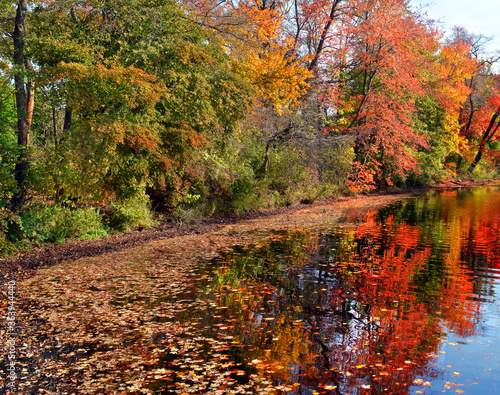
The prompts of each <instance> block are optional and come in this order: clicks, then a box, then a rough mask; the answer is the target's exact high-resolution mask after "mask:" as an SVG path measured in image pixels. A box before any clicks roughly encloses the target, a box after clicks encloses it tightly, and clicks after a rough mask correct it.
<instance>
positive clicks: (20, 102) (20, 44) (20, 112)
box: [11, 0, 33, 212]
mask: <svg viewBox="0 0 500 395" xmlns="http://www.w3.org/2000/svg"><path fill="white" fill-rule="evenodd" d="M27 10H28V7H27V1H26V0H20V1H18V3H17V11H16V19H15V24H14V33H13V34H12V38H13V41H14V56H13V63H14V87H15V90H16V108H17V144H18V146H19V148H20V153H19V157H18V160H17V163H16V167H15V169H14V178H15V180H16V182H17V190H16V192H15V193H14V195H13V196H12V200H11V208H12V211H14V212H18V211H19V209H20V208H21V205H22V203H23V201H24V198H25V196H26V185H25V181H26V177H27V174H28V167H29V157H28V142H29V126H30V122H31V117H30V111H31V112H32V110H33V104H32V97H33V95H32V90H31V87H30V88H29V89H28V93H27V92H26V84H25V78H26V75H25V74H26V63H25V58H24V46H25V36H24V32H25V23H24V20H25V16H26V12H27ZM28 99H29V100H28Z"/></svg>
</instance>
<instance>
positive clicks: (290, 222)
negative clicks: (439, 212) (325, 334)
mask: <svg viewBox="0 0 500 395" xmlns="http://www.w3.org/2000/svg"><path fill="white" fill-rule="evenodd" d="M486 185H500V180H485V181H462V182H447V183H440V184H437V185H435V186H432V187H425V188H412V189H404V190H391V191H376V192H372V193H369V194H361V195H354V196H340V197H335V198H330V199H324V200H321V201H315V202H313V203H312V204H298V205H295V206H291V207H277V208H271V209H266V210H261V211H258V212H251V213H245V214H241V215H230V216H226V217H214V218H199V219H196V220H191V221H186V222H180V221H177V222H176V221H172V222H164V223H161V224H159V225H158V226H156V227H153V228H150V229H142V230H134V231H128V232H125V233H122V234H118V235H113V236H110V237H107V238H101V239H94V240H88V241H78V240H71V241H68V242H65V243H64V244H60V245H59V244H58V245H50V246H45V247H42V248H37V249H35V250H32V251H29V252H26V251H21V252H20V253H19V254H18V255H17V256H15V257H8V258H0V273H1V274H0V276H2V278H0V282H3V281H8V280H9V279H10V278H12V277H16V278H19V277H26V276H29V275H30V273H32V271H33V270H36V269H37V268H40V267H43V266H49V265H53V264H56V263H58V262H64V261H69V260H75V259H79V258H85V257H92V256H96V255H102V254H106V253H111V252H116V251H121V250H126V249H130V248H134V247H137V246H141V245H144V244H146V243H149V242H153V241H158V240H163V239H170V238H174V237H181V236H189V235H204V234H207V233H211V232H224V231H223V230H224V229H225V228H228V229H229V228H231V227H232V228H241V229H246V231H251V230H252V229H261V230H269V229H282V228H283V227H301V226H313V223H315V222H318V221H319V222H321V221H322V220H327V222H330V223H331V222H335V221H336V220H338V218H340V217H341V216H342V215H344V214H345V213H346V212H349V211H351V212H353V211H359V212H360V213H363V212H366V211H368V210H370V209H376V208H378V207H381V206H383V205H385V204H388V203H390V202H392V201H395V200H399V199H402V198H405V197H408V196H412V195H415V194H420V193H423V192H425V191H427V190H432V189H453V188H470V187H476V186H486ZM280 215H284V216H285V217H284V218H285V219H279V217H278V216H280Z"/></svg>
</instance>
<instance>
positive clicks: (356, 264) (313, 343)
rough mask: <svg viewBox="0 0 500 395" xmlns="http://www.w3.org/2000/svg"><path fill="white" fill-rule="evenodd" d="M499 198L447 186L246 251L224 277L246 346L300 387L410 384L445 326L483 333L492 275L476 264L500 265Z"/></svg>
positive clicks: (330, 389)
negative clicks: (483, 305) (483, 300)
mask: <svg viewBox="0 0 500 395" xmlns="http://www.w3.org/2000/svg"><path fill="white" fill-rule="evenodd" d="M499 195H500V194H499ZM490 196H491V195H490ZM495 196H496V195H495ZM474 197H475V198H477V197H478V196H474ZM497 197H498V196H497ZM479 198H480V199H481V198H482V196H479ZM495 199H496V198H495V197H494V198H493V199H492V200H491V201H490V203H486V200H484V202H483V203H479V204H477V203H473V201H474V200H472V199H470V198H469V197H467V196H466V197H463V196H460V197H459V198H457V197H456V196H454V195H453V194H451V193H444V194H443V193H442V194H439V195H438V194H435V195H431V196H429V197H428V198H427V199H423V200H415V201H409V202H407V203H404V204H401V205H399V206H393V207H392V208H391V210H392V213H391V212H389V211H386V212H384V211H382V212H379V213H378V214H375V213H370V215H369V216H368V218H367V219H366V221H365V222H364V223H363V224H361V225H359V226H357V227H355V228H354V227H351V228H344V229H339V230H337V231H335V233H331V234H324V235H321V236H318V235H316V234H313V233H311V232H302V231H295V232H293V231H291V232H288V233H283V234H278V235H275V236H274V237H273V238H271V239H269V240H267V241H264V242H262V243H261V244H260V245H258V246H255V247H252V248H247V249H244V248H240V249H237V250H235V251H234V252H233V253H231V254H229V256H228V260H226V262H225V266H224V267H222V268H220V269H219V271H218V273H217V276H216V281H215V284H216V287H217V288H219V289H221V288H222V290H223V291H222V292H221V294H220V303H221V304H222V305H224V306H225V307H227V310H228V311H231V313H230V314H231V315H232V317H233V320H234V325H233V333H234V334H237V337H238V339H239V340H238V345H237V346H235V353H239V355H240V356H241V358H242V360H246V361H247V362H248V361H251V360H254V361H256V362H255V363H253V364H250V366H251V368H248V371H249V372H251V371H252V372H254V373H255V374H260V375H262V376H266V377H268V378H271V379H273V380H274V382H275V383H278V384H282V385H283V388H284V391H288V392H291V393H293V391H295V392H296V393H307V390H306V389H307V388H309V391H310V390H313V389H318V388H322V389H323V391H327V392H326V393H331V394H333V393H343V392H344V390H347V389H349V392H350V393H363V391H364V388H366V389H370V391H371V392H372V393H378V392H384V391H389V392H390V391H393V392H394V393H405V392H407V389H408V388H409V387H410V386H411V385H413V382H414V380H415V378H417V377H429V376H430V375H431V374H434V373H435V372H433V371H432V363H431V362H432V358H434V357H435V353H436V352H437V351H438V348H439V344H440V342H441V337H442V336H443V331H444V328H448V329H449V330H451V331H454V332H456V333H457V334H459V335H460V336H468V335H473V334H474V331H475V321H476V317H477V315H478V313H479V301H478V300H477V298H476V294H477V292H478V289H477V287H478V281H484V280H478V279H477V277H476V279H475V278H474V277H473V273H472V271H471V270H483V269H484V268H485V266H486V265H492V266H493V267H496V268H498V260H499V247H498V244H499V243H498V241H499V240H498V239H499V227H498V221H499V218H500V215H498V214H497V215H496V216H495V215H494V216H493V219H490V220H485V219H481V218H482V217H481V213H482V212H483V211H484V210H486V211H489V212H490V213H491V210H496V213H498V212H500V197H498V199H497V200H495ZM406 217H410V218H411V221H409V222H406V221H405V218H406ZM481 287H484V285H481ZM228 314H229V313H228ZM436 374H437V373H436ZM297 388H303V391H305V392H299V390H298V389H297ZM353 389H354V390H353ZM356 389H357V390H356Z"/></svg>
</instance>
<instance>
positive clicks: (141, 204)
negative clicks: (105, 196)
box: [106, 191, 154, 231]
mask: <svg viewBox="0 0 500 395" xmlns="http://www.w3.org/2000/svg"><path fill="white" fill-rule="evenodd" d="M110 207H111V209H110V211H109V213H108V214H107V218H106V223H107V225H108V226H109V227H110V228H111V229H114V230H117V231H125V230H128V229H132V228H138V227H145V228H149V227H151V226H152V225H153V223H154V221H153V216H152V213H151V203H150V200H149V197H148V196H147V195H146V193H145V192H143V191H141V192H138V193H137V194H135V195H134V196H132V197H130V198H128V199H126V200H123V201H121V202H120V203H111V204H110Z"/></svg>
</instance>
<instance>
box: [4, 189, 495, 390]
mask: <svg viewBox="0 0 500 395" xmlns="http://www.w3.org/2000/svg"><path fill="white" fill-rule="evenodd" d="M367 199H370V198H367ZM358 202H359V200H358ZM367 204H368V205H370V204H373V201H372V200H369V203H367ZM349 206H350V207H351V208H353V207H360V205H359V204H358V205H357V206H356V205H353V204H351V203H349ZM325 207H326V208H325V210H323V209H322V208H321V209H318V208H314V207H313V208H312V209H311V210H310V211H307V210H308V209H306V211H304V210H302V211H300V212H293V213H287V214H285V215H282V216H277V217H273V218H271V219H270V220H272V221H271V222H266V221H267V220H266V219H259V221H257V222H252V223H250V225H249V222H250V221H242V222H241V223H237V224H233V225H230V226H225V227H224V228H221V229H222V230H219V231H216V232H212V233H209V234H208V233H207V234H200V235H195V234H193V235H188V236H179V237H174V238H170V239H164V240H160V241H157V242H155V243H151V244H149V245H145V246H141V247H138V248H134V249H130V250H123V251H118V252H115V253H112V254H105V255H101V256H95V257H92V258H85V259H79V260H75V261H70V262H65V263H61V264H58V265H54V266H50V267H45V268H42V269H40V270H38V271H37V273H35V274H34V275H33V276H31V277H30V278H28V279H26V280H22V281H21V280H19V281H16V298H17V299H16V323H17V325H18V327H19V335H18V336H17V338H16V360H15V363H16V373H17V375H18V378H17V385H18V387H17V388H16V390H15V391H14V392H13V393H16V394H17V393H20V394H35V393H57V394H63V393H68V394H71V393H75V394H145V393H150V394H181V395H183V394H199V395H205V394H212V395H225V394H283V395H284V394H286V395H299V394H300V395H318V394H326V395H336V394H344V395H347V394H351V395H354V394H356V395H357V394H379V393H380V394H421V393H423V394H435V393H442V392H445V393H466V394H481V395H483V394H490V393H495V392H498V391H499V390H500V383H499V378H498V375H499V372H500V361H499V359H498V358H499V353H500V296H499V295H500V243H499V241H500V240H499V239H500V188H498V187H496V188H494V187H488V188H487V187H483V188H475V189H467V190H465V189H464V190H456V191H432V192H428V193H425V194H423V195H421V196H418V197H413V198H408V199H402V200H397V201H396V202H395V203H392V204H390V205H389V206H385V207H383V208H381V209H379V210H372V211H369V212H368V213H366V211H365V212H363V213H361V212H359V213H353V212H352V211H353V210H351V211H350V213H349V214H346V215H345V216H344V218H342V220H341V221H340V222H339V221H337V220H336V218H337V217H335V218H334V215H333V214H330V212H332V213H333V212H334V208H332V206H325ZM313 210H316V211H313ZM337 213H338V211H337ZM292 215H293V218H292ZM299 215H300V217H299ZM335 215H337V214H335ZM304 218H308V219H310V221H309V222H307V221H305V220H304ZM330 218H331V220H330ZM297 219H298V220H300V221H298V222H296V223H300V224H301V225H300V227H298V228H297V227H295V228H290V226H293V225H290V224H291V223H292V220H297ZM270 224H271V225H270ZM277 224H278V225H279V226H278V225H277ZM280 224H281V225H280ZM275 225H276V228H275V229H280V230H275V231H271V232H270V231H269V229H270V227H269V226H271V227H274V226H275ZM235 243H237V244H236V245H235ZM5 308H6V304H3V305H0V310H1V311H2V314H6V310H5ZM5 355H7V354H6V353H3V354H2V356H1V357H0V370H3V371H5V369H6V366H7V363H8V360H7V359H6V358H5ZM2 380H3V379H0V386H1V385H2ZM3 383H5V382H3ZM0 388H1V387H0ZM0 392H1V391H0ZM7 393H9V392H7Z"/></svg>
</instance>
